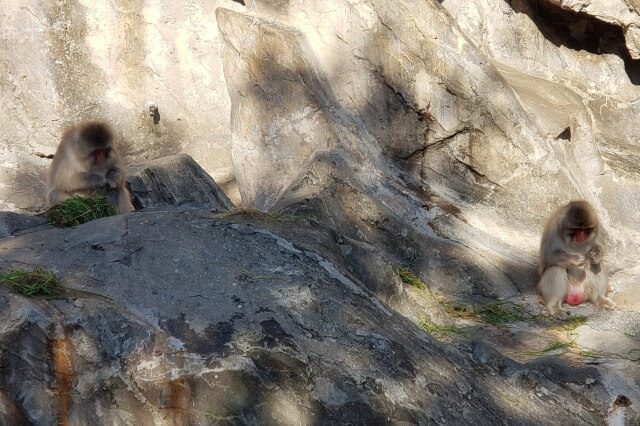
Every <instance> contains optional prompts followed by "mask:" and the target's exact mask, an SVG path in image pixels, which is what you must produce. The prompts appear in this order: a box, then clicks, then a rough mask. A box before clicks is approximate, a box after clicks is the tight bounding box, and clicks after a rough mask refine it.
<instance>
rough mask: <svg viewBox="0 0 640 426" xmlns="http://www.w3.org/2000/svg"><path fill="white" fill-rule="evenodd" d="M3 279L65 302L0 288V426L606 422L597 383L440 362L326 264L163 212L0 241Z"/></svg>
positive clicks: (445, 351)
mask: <svg viewBox="0 0 640 426" xmlns="http://www.w3.org/2000/svg"><path fill="white" fill-rule="evenodd" d="M297 228H299V229H300V230H301V231H300V232H301V233H300V234H298V237H299V238H301V237H302V235H304V234H303V233H302V232H303V231H302V230H304V229H306V231H307V232H309V231H311V230H312V229H311V228H312V226H311V225H308V224H298V226H297ZM316 232H318V230H317V229H316ZM0 264H1V265H2V266H3V267H6V266H7V265H9V264H20V265H25V264H38V265H41V266H43V267H46V268H48V269H51V270H53V271H55V272H57V273H58V274H59V275H60V277H61V279H62V281H63V282H64V284H65V285H66V286H68V287H69V289H68V290H67V292H66V293H65V294H64V295H63V296H61V297H59V298H50V299H25V298H23V297H22V296H18V295H15V294H12V293H10V292H9V291H8V290H7V288H6V287H5V286H3V287H1V288H0V309H1V310H2V312H3V315H2V316H0V389H2V396H3V397H2V399H0V401H2V405H0V407H3V408H2V410H0V423H1V424H19V422H20V421H21V420H23V421H28V422H29V423H31V424H35V425H51V424H125V423H136V424H143V425H145V424H149V425H163V424H167V425H176V424H177V425H183V424H212V423H232V424H246V423H272V422H273V423H278V424H301V423H302V424H312V423H313V424H316V423H321V424H338V423H349V424H373V423H397V422H408V423H435V422H445V423H456V424H458V423H471V424H496V423H504V424H527V423H528V424H532V423H547V422H562V423H565V424H572V423H599V422H601V421H602V419H603V417H602V416H603V415H604V414H605V413H606V400H604V399H603V400H599V399H598V398H601V397H602V395H604V391H603V385H602V383H601V381H600V378H599V375H598V373H597V371H596V370H595V369H593V368H586V369H583V370H580V369H577V370H573V374H572V376H571V377H572V380H574V381H575V383H574V385H573V386H574V387H576V386H577V387H578V388H579V390H576V391H574V390H572V389H570V388H568V387H565V386H564V385H563V384H562V383H561V382H560V381H557V380H556V379H554V380H550V379H548V378H547V377H546V376H545V374H547V373H545V371H550V368H551V367H550V366H543V367H535V366H533V367H531V366H525V365H521V364H519V363H516V362H514V361H511V360H508V359H506V358H503V357H502V356H500V355H499V354H498V353H497V352H495V351H494V350H492V349H490V348H489V347H488V346H486V345H483V344H479V343H477V344H470V345H467V346H466V347H464V348H463V349H462V350H458V349H454V348H453V347H447V346H445V345H444V344H442V343H440V342H437V341H436V340H435V339H433V338H431V337H430V336H428V335H427V334H426V333H425V332H423V331H422V330H420V329H419V328H417V327H415V325H413V324H412V323H411V322H409V321H407V320H406V319H405V318H403V317H402V316H400V315H399V314H397V313H396V312H394V311H393V310H392V309H391V308H389V307H388V306H387V305H385V304H383V303H381V302H380V301H379V300H378V298H377V297H375V296H374V295H373V294H372V293H370V292H369V291H368V290H367V289H366V288H363V287H362V285H361V283H360V282H359V281H358V280H355V279H353V278H350V277H349V273H348V272H343V271H341V270H340V269H339V268H338V266H337V265H335V264H334V263H332V262H331V261H330V260H329V259H328V258H327V257H325V255H324V253H322V252H313V251H309V250H306V249H304V246H303V245H299V244H298V242H297V241H295V240H289V239H285V238H283V237H281V236H279V235H277V234H275V233H273V232H271V231H268V230H266V229H264V228H262V227H259V226H256V225H252V224H248V223H245V222H243V221H237V220H236V221H228V220H220V219H216V217H215V216H213V215H211V214H208V213H198V212H195V211H193V210H186V211H157V212H137V213H131V214H126V215H120V216H115V217H112V218H107V219H101V220H97V221H93V222H89V223H87V224H84V225H82V226H79V227H77V228H75V229H53V228H48V229H41V230H32V231H31V232H26V233H22V234H21V235H16V236H13V237H9V238H5V239H2V240H0ZM554 368H556V369H560V370H561V369H562V368H568V366H567V365H565V366H563V365H556V366H555V367H554ZM587 385H588V386H587Z"/></svg>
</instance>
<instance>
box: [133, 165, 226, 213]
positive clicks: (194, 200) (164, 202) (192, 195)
mask: <svg viewBox="0 0 640 426" xmlns="http://www.w3.org/2000/svg"><path fill="white" fill-rule="evenodd" d="M127 171H128V173H129V175H128V176H127V185H128V187H129V190H130V192H131V198H132V200H133V205H134V207H135V208H136V209H141V208H146V207H169V206H173V207H190V208H196V209H200V210H209V211H212V212H216V213H221V212H224V211H227V210H230V209H232V208H233V203H232V202H231V201H230V200H229V198H228V197H227V196H226V195H225V193H224V192H223V191H222V190H221V189H220V188H219V187H218V185H217V184H216V182H215V181H214V180H213V178H211V176H209V174H207V172H206V171H204V170H203V169H202V167H200V165H198V163H196V162H195V161H194V160H193V158H191V157H190V156H188V155H186V154H182V155H175V156H170V157H162V158H159V159H157V160H152V161H147V162H144V163H141V164H133V165H130V166H128V167H127Z"/></svg>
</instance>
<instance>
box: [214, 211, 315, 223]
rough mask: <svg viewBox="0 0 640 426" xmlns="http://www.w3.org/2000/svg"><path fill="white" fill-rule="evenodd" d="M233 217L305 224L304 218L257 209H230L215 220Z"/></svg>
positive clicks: (305, 218)
mask: <svg viewBox="0 0 640 426" xmlns="http://www.w3.org/2000/svg"><path fill="white" fill-rule="evenodd" d="M234 216H242V217H246V218H248V219H254V220H275V221H279V222H306V221H307V220H308V219H309V218H308V217H306V216H296V215H292V214H286V213H274V212H263V211H262V210H258V209H232V210H227V211H226V212H222V213H218V214H217V215H216V216H215V217H216V219H228V218H231V217H234Z"/></svg>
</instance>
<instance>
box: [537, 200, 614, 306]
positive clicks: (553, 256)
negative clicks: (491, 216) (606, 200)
mask: <svg viewBox="0 0 640 426" xmlns="http://www.w3.org/2000/svg"><path fill="white" fill-rule="evenodd" d="M603 257H604V246H603V243H602V232H601V230H600V224H599V222H598V217H597V215H596V212H595V210H594V208H593V207H592V206H591V205H590V204H589V203H587V202H586V201H572V202H570V203H568V204H566V205H565V206H563V207H561V208H560V209H558V210H557V211H556V212H555V213H554V214H553V216H551V218H550V219H549V222H547V225H546V226H545V228H544V232H543V234H542V241H541V243H540V266H539V270H538V272H539V273H540V275H541V278H540V282H539V283H538V289H539V290H540V293H541V294H542V299H543V300H544V304H545V306H546V307H547V309H548V310H549V312H551V314H552V315H555V316H557V317H563V316H566V315H568V314H569V313H568V312H567V311H566V310H563V309H562V303H563V302H566V303H567V304H569V305H572V306H577V305H580V304H581V303H583V302H586V301H591V302H593V303H594V304H595V305H597V306H598V307H605V308H608V309H613V308H614V307H615V303H614V302H613V301H611V300H610V299H608V298H607V297H605V295H606V293H607V285H608V274H607V270H606V268H605V266H604V263H603V262H602V260H603Z"/></svg>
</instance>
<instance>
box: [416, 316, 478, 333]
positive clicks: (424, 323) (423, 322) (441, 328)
mask: <svg viewBox="0 0 640 426" xmlns="http://www.w3.org/2000/svg"><path fill="white" fill-rule="evenodd" d="M418 320H419V321H418V322H419V324H420V327H421V328H422V329H423V330H424V331H426V332H427V333H429V334H432V335H434V336H435V337H437V338H443V337H449V336H450V335H451V334H467V333H468V332H469V331H468V330H465V329H463V328H460V327H455V326H450V325H435V324H432V323H431V322H430V321H429V320H428V319H427V318H425V317H423V316H420V317H419V319H418Z"/></svg>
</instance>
